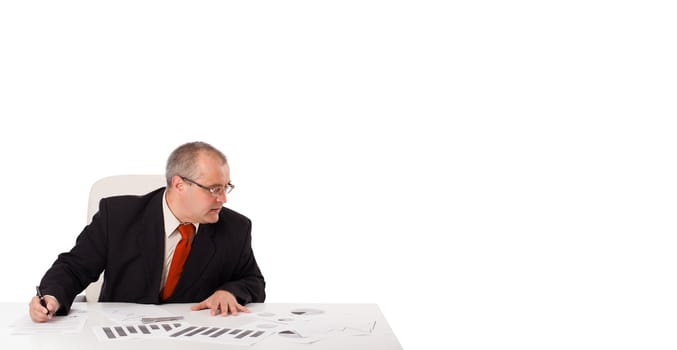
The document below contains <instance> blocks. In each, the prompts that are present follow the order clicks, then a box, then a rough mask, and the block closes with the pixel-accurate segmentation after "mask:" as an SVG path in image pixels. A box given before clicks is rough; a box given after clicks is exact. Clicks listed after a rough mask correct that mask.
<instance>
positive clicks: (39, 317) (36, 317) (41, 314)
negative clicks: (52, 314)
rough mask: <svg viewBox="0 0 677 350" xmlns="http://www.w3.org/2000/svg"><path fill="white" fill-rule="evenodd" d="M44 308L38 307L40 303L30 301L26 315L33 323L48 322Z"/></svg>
mask: <svg viewBox="0 0 677 350" xmlns="http://www.w3.org/2000/svg"><path fill="white" fill-rule="evenodd" d="M45 311H46V310H45V308H44V307H42V305H40V302H35V301H33V300H31V303H30V304H29V305H28V314H29V315H30V316H31V320H33V322H45V321H47V320H48V318H47V314H46V313H45Z"/></svg>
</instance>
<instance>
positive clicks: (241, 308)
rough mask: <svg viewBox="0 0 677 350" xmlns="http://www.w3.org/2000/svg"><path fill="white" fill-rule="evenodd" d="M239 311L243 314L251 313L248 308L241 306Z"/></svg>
mask: <svg viewBox="0 0 677 350" xmlns="http://www.w3.org/2000/svg"><path fill="white" fill-rule="evenodd" d="M237 309H238V310H240V311H242V312H247V313H248V312H249V309H248V308H247V307H246V306H242V305H240V304H237Z"/></svg>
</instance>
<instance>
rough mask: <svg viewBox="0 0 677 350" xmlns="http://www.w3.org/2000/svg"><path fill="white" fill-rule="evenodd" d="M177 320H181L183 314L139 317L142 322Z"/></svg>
mask: <svg viewBox="0 0 677 350" xmlns="http://www.w3.org/2000/svg"><path fill="white" fill-rule="evenodd" d="M178 320H183V316H167V317H142V318H141V322H143V323H153V322H167V321H178Z"/></svg>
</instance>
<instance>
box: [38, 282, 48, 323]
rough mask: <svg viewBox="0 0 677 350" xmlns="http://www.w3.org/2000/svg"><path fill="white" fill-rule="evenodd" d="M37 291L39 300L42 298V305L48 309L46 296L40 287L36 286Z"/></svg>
mask: <svg viewBox="0 0 677 350" xmlns="http://www.w3.org/2000/svg"><path fill="white" fill-rule="evenodd" d="M35 291H36V292H37V293H38V298H40V305H42V307H44V308H45V309H47V303H46V302H45V296H44V295H42V291H41V290H40V286H35ZM47 316H49V309H47Z"/></svg>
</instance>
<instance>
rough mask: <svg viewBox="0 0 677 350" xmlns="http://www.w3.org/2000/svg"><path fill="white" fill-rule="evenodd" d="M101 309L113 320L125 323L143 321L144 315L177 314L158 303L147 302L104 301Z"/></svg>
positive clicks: (161, 315)
mask: <svg viewBox="0 0 677 350" xmlns="http://www.w3.org/2000/svg"><path fill="white" fill-rule="evenodd" d="M101 311H102V312H103V314H104V315H106V317H108V318H109V319H110V320H111V321H113V322H116V323H119V324H123V325H135V324H140V323H143V321H142V320H141V319H142V318H144V317H171V316H176V315H172V314H171V313H170V312H169V311H166V310H164V309H162V308H161V307H159V306H157V305H147V304H128V303H102V304H101Z"/></svg>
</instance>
